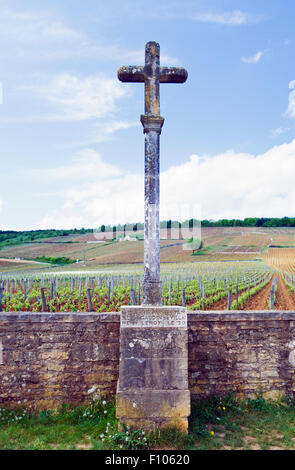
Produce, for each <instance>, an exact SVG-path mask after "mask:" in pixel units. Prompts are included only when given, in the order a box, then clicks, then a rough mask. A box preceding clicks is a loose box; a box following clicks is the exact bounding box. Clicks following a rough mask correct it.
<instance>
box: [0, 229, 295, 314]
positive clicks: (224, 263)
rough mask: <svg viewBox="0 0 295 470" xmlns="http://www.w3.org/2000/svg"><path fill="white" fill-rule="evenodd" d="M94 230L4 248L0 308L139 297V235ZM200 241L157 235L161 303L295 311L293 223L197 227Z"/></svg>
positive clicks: (116, 303) (104, 305)
mask: <svg viewBox="0 0 295 470" xmlns="http://www.w3.org/2000/svg"><path fill="white" fill-rule="evenodd" d="M172 232H173V230H172ZM173 234H174V232H173V233H172V235H173ZM101 235H102V234H101ZM162 235H163V236H164V235H165V234H164V232H163V233H162ZM174 235H175V236H176V234H174ZM174 235H173V236H174ZM93 237H94V235H93V234H91V233H87V234H83V235H81V234H78V235H73V234H71V235H69V236H63V237H53V238H50V239H42V240H39V241H35V242H27V243H26V244H19V245H10V246H7V247H4V248H3V249H2V250H1V256H3V257H2V258H0V310H2V311H7V312H10V311H32V312H44V311H46V312H53V313H54V312H58V311H62V312H68V311H74V312H87V311H94V312H107V311H112V312H115V311H119V310H120V308H121V306H122V305H135V304H140V302H141V297H142V282H143V264H142V261H143V241H142V240H140V239H138V240H134V241H133V242H132V243H131V242H128V241H120V242H118V241H117V242H112V241H110V240H109V239H102V240H98V239H96V238H95V239H94V238H93ZM202 240H203V242H204V246H203V248H202V249H201V250H200V252H197V253H192V251H191V250H184V249H183V244H184V241H183V240H179V239H173V237H172V238H171V239H161V250H160V251H161V273H162V274H161V278H162V288H163V303H164V305H183V306H184V305H185V306H186V307H187V308H188V309H189V310H201V311H206V310H207V311H209V310H230V309H232V310H235V309H237V310H268V309H277V310H295V282H294V281H295V277H294V276H295V229H294V228H262V227H254V228H251V227H209V228H202ZM293 246H294V248H293ZM13 257H14V258H13ZM54 259H56V260H64V259H65V260H67V261H68V263H66V264H64V265H60V266H57V265H56V266H54V264H50V263H49V262H48V261H52V260H54ZM40 261H41V262H40ZM76 261H78V262H76ZM42 263H43V264H42Z"/></svg>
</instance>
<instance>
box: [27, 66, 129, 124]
mask: <svg viewBox="0 0 295 470" xmlns="http://www.w3.org/2000/svg"><path fill="white" fill-rule="evenodd" d="M19 91H21V92H26V93H30V94H31V96H32V97H34V98H39V99H41V100H42V102H43V103H46V104H47V105H48V106H49V109H50V110H52V111H51V112H50V111H49V112H48V111H47V112H46V113H44V114H43V115H39V116H36V117H35V119H36V120H38V121H39V120H48V121H58V120H66V121H81V120H85V119H92V118H96V119H97V118H102V117H105V116H107V115H108V114H110V113H113V112H114V111H115V110H116V106H115V102H116V100H118V99H119V98H122V97H123V96H128V93H129V87H128V85H127V86H126V85H125V86H124V85H123V84H121V83H120V82H119V81H118V80H117V79H115V78H109V77H106V76H104V75H102V74H100V75H93V76H88V77H82V78H79V77H76V76H74V75H70V74H60V75H56V76H54V77H53V78H52V79H51V80H49V81H48V82H46V83H45V82H44V83H42V84H41V85H30V86H23V87H21V88H20V89H19ZM28 118H29V119H30V120H31V119H32V117H30V116H28Z"/></svg>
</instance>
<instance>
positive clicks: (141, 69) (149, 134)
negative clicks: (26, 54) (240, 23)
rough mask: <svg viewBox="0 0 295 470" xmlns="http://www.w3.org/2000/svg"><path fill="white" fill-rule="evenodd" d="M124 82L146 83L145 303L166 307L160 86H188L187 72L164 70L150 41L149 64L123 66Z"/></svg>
mask: <svg viewBox="0 0 295 470" xmlns="http://www.w3.org/2000/svg"><path fill="white" fill-rule="evenodd" d="M118 78H119V80H121V81H122V82H136V83H145V114H144V115H142V116H141V123H142V125H143V128H144V133H145V224H144V281H143V286H142V303H143V304H144V305H161V304H162V286H161V281H160V221H159V201H160V185H159V176H160V161H159V157H160V151H159V150H160V134H161V129H162V126H163V123H164V119H163V118H162V117H161V116H160V83H184V82H185V81H186V79H187V71H186V70H185V69H183V68H180V67H160V46H159V44H158V43H157V42H153V41H151V42H148V43H147V44H146V46H145V65H144V66H127V67H125V66H124V67H121V68H120V69H119V71H118Z"/></svg>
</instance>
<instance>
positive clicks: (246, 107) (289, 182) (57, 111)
mask: <svg viewBox="0 0 295 470" xmlns="http://www.w3.org/2000/svg"><path fill="white" fill-rule="evenodd" d="M149 5H150V6H149V8H147V2H145V1H141V0H137V1H132V0H126V1H124V2H122V1H116V0H109V1H108V2H105V1H99V0H84V2H81V1H78V0H62V1H61V0H50V1H49V0H43V1H42V2H40V1H39V0H10V1H9V0H0V44H1V49H0V60H1V66H0V82H1V85H2V96H3V102H2V105H1V106H0V158H1V185H0V229H37V228H62V227H64V228H72V227H82V226H84V227H96V226H99V225H101V224H102V223H116V222H124V221H134V220H142V218H143V217H142V207H143V161H144V160H143V143H144V142H143V134H142V127H141V124H140V122H139V118H140V114H141V113H143V109H144V103H143V91H144V90H143V88H144V87H143V85H142V84H122V83H120V82H119V81H118V80H117V69H118V68H119V67H120V66H121V65H129V64H136V65H142V64H143V62H144V46H145V43H146V42H148V41H150V40H155V41H157V42H159V43H160V46H161V64H162V65H170V66H174V65H176V66H184V67H185V68H186V69H187V70H188V74H189V77H188V80H187V82H186V83H185V84H182V85H170V84H168V85H166V84H165V85H162V86H161V114H162V116H163V117H164V118H165V124H164V128H163V132H162V136H161V171H162V174H161V203H162V206H161V219H164V218H167V217H173V218H176V216H177V215H178V214H179V217H181V216H183V217H185V216H184V214H185V215H189V216H201V217H202V218H213V219H216V218H221V217H238V218H243V217H247V216H269V217H271V216H284V215H289V216H294V213H295V189H294V188H295V185H294V181H293V180H294V176H293V175H294V173H295V172H294V170H295V141H294V140H293V139H294V130H295V126H294V119H295V96H294V95H295V91H294V85H295V82H293V80H295V66H294V55H295V31H294V14H295V4H294V2H293V1H291V0H282V1H281V2H278V1H276V0H259V1H257V0H256V1H252V0H248V1H247V2H245V1H242V0H235V1H226V0H218V1H217V0H215V1H211V0H206V1H198V0H194V1H191V0H182V1H177V2H176V1H173V0H169V1H166V0H164V1H163V0H158V1H153V0H151V1H150V2H149ZM0 96H1V94H0Z"/></svg>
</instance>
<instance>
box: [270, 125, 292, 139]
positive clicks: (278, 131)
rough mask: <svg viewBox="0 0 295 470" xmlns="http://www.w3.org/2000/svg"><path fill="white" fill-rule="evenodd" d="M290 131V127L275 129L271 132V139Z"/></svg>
mask: <svg viewBox="0 0 295 470" xmlns="http://www.w3.org/2000/svg"><path fill="white" fill-rule="evenodd" d="M290 130H291V128H290V127H277V129H274V130H272V131H271V135H272V136H273V137H278V136H279V135H282V134H284V133H285V132H288V131H290Z"/></svg>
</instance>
